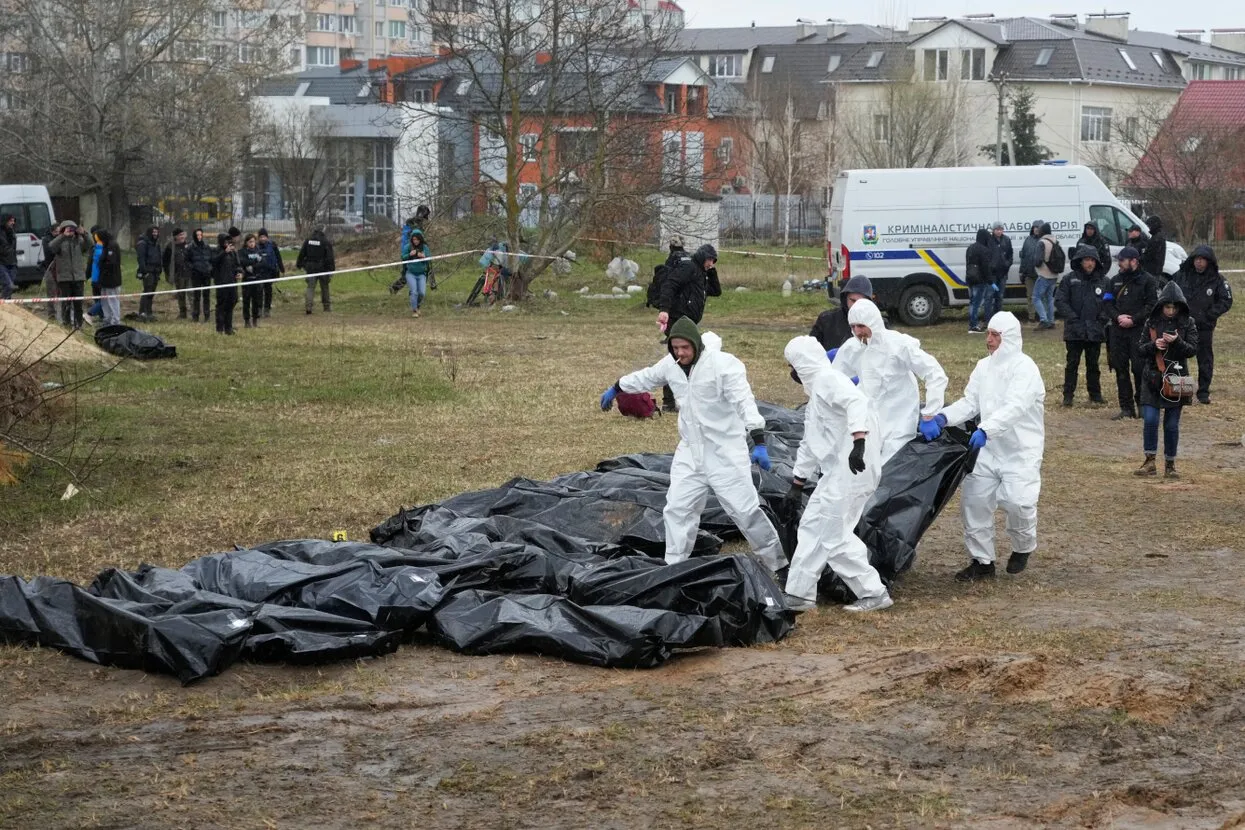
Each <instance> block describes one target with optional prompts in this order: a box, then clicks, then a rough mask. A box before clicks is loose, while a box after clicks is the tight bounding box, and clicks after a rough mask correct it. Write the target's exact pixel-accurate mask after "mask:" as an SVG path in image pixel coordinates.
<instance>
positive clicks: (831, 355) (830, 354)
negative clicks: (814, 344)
mask: <svg viewBox="0 0 1245 830" xmlns="http://www.w3.org/2000/svg"><path fill="white" fill-rule="evenodd" d="M838 353H839V349H838V347H837V346H836V347H834V348H833V349H831V350H830V351H828V352H826V357H827V358H828V359H829V360H830V362H831V363H833V362H834V356H835V355H836V354H838Z"/></svg>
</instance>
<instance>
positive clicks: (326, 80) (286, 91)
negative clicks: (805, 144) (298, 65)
mask: <svg viewBox="0 0 1245 830" xmlns="http://www.w3.org/2000/svg"><path fill="white" fill-rule="evenodd" d="M369 81H371V75H369V74H368V73H367V72H366V71H364V70H363V69H350V70H346V71H344V72H343V71H342V70H341V69H338V68H337V67H335V66H328V67H324V68H323V69H309V70H307V71H306V72H300V73H299V74H297V75H283V76H281V77H278V78H270V79H269V80H267V81H264V82H263V83H262V84H261V85H260V89H259V93H258V94H259V95H272V96H292V95H294V94H295V93H296V92H298V88H299V87H300V86H302V85H303V84H304V83H305V84H307V89H306V90H305V91H304V92H303V96H304V97H307V98H328V99H329V102H330V103H332V104H368V103H372V102H373V101H375V100H376V96H375V94H374V93H370V92H369V94H368V95H365V96H362V97H360V95H359V92H360V90H362V89H363V85H364V84H367V83H368V82H369Z"/></svg>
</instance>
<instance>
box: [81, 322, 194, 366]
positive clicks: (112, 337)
mask: <svg viewBox="0 0 1245 830" xmlns="http://www.w3.org/2000/svg"><path fill="white" fill-rule="evenodd" d="M95 345H97V346H99V347H100V348H101V349H103V350H104V351H106V352H108V353H109V354H115V355H117V356H119V357H132V358H135V359H137V360H158V359H160V358H164V357H177V347H176V346H170V345H169V344H168V343H166V342H164V338H163V337H160V336H159V335H155V334H152V333H151V332H147V331H141V330H140V329H136V328H131V327H130V326H122V325H116V326H100V327H99V328H97V329H96V330H95Z"/></svg>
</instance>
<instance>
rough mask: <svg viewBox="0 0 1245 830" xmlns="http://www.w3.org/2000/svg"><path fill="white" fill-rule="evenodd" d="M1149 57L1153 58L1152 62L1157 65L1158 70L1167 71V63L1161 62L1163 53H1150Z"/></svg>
mask: <svg viewBox="0 0 1245 830" xmlns="http://www.w3.org/2000/svg"><path fill="white" fill-rule="evenodd" d="M1150 57H1152V58H1154V62H1155V63H1157V64H1158V65H1159V69H1162V70H1163V71H1164V72H1166V71H1167V62H1166V61H1164V60H1163V53H1161V52H1151V53H1150Z"/></svg>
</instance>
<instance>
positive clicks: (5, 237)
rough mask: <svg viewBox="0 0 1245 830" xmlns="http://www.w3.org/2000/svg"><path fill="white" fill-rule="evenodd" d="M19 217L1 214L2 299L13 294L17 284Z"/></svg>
mask: <svg viewBox="0 0 1245 830" xmlns="http://www.w3.org/2000/svg"><path fill="white" fill-rule="evenodd" d="M15 227H17V217H16V216H14V215H13V214H11V213H5V214H0V299H3V300H7V299H8V298H9V297H12V296H13V288H14V286H15V285H16V284H17V232H16V231H15V230H14V228H15Z"/></svg>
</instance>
